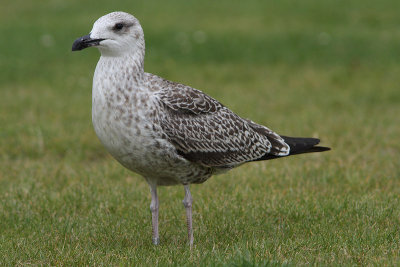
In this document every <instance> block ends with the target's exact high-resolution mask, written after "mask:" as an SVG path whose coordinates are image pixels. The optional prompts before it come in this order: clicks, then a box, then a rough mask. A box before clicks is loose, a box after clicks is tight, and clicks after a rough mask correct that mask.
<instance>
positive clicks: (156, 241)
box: [153, 237, 160, 245]
mask: <svg viewBox="0 0 400 267" xmlns="http://www.w3.org/2000/svg"><path fill="white" fill-rule="evenodd" d="M153 244H154V245H159V244H160V238H159V237H153Z"/></svg>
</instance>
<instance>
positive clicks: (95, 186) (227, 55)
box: [0, 0, 400, 266]
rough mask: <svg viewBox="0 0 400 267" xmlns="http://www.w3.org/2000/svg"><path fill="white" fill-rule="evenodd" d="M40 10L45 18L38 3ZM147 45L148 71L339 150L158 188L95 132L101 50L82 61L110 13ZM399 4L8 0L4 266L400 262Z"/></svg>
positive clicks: (0, 43) (1, 146)
mask: <svg viewBox="0 0 400 267" xmlns="http://www.w3.org/2000/svg"><path fill="white" fill-rule="evenodd" d="M39 2H40V4H39ZM114 10H124V11H127V12H130V13H133V14H135V15H136V17H137V18H138V19H139V20H140V21H141V23H142V26H143V28H144V31H145V36H146V45H147V57H146V62H145V68H146V71H148V72H153V73H156V74H159V75H161V76H163V77H165V78H168V79H170V80H174V81H179V82H182V83H185V84H188V85H191V86H193V87H196V88H198V89H201V90H203V91H205V92H206V93H208V94H210V95H212V96H213V97H215V98H217V99H219V100H220V101H221V102H222V103H223V104H225V105H226V106H228V107H230V108H232V109H233V110H234V111H235V112H237V113H238V114H240V115H241V116H243V117H249V118H252V119H253V120H255V121H257V122H259V123H263V124H265V125H267V126H269V127H270V128H272V129H274V130H275V131H277V132H278V133H281V134H286V135H294V136H315V137H319V138H321V139H322V140H323V145H327V146H331V147H332V148H333V150H332V151H330V152H328V153H321V154H315V155H311V154H310V155H302V156H297V157H292V158H286V159H282V160H274V161H270V162H258V163H252V164H247V165H244V166H242V167H240V168H238V169H235V170H233V171H231V172H230V173H228V174H225V175H220V176H216V177H213V178H212V179H210V180H209V181H207V182H206V183H205V184H203V185H196V186H192V194H193V197H194V230H195V233H194V234H195V246H194V248H193V250H189V247H188V245H187V238H186V225H185V214H184V208H183V206H182V203H181V200H182V198H183V188H182V187H168V188H160V190H159V194H160V205H161V210H160V231H161V233H160V235H161V245H160V246H153V245H152V243H151V216H150V211H149V204H150V194H149V189H148V186H147V184H146V183H145V182H144V180H143V179H142V178H141V177H139V176H138V175H136V174H134V173H131V172H129V171H127V170H125V169H124V168H123V167H121V166H120V165H119V164H118V163H117V162H116V161H114V160H113V159H112V158H111V157H110V156H109V155H108V154H107V153H106V151H105V150H104V149H103V147H102V146H101V144H100V142H99V141H98V139H97V137H96V136H95V134H94V131H93V129H92V126H91V114H90V112H91V82H92V75H93V71H94V67H95V65H96V62H97V58H98V57H99V53H98V51H96V50H95V49H88V50H85V51H83V52H80V53H71V52H70V50H71V45H72V42H73V41H74V40H75V38H77V37H79V36H81V35H85V34H87V33H88V32H89V31H90V29H91V27H92V23H93V22H94V21H95V20H96V19H97V18H98V17H100V16H101V15H104V14H106V13H108V12H111V11H114ZM398 10H400V2H399V1H396V0H382V1H374V0H354V1H345V0H339V1H333V0H332V1H331V0H326V1H320V0H305V1H294V0H280V1H272V0H271V1H256V0H251V1H228V0H222V1H211V0H210V1H194V0H190V1H184V0H173V1H155V0H150V1H144V0H143V1H136V2H132V1H121V0H118V1H106V0H97V1H94V0H90V1H77V0H73V1H72V0H71V1H61V0H51V1H50V0H43V1H33V0H15V1H10V0H6V1H5V2H4V1H3V2H2V4H1V8H0V264H2V265H6V266H10V265H57V266H71V265H96V266H98V265H104V266H109V265H132V266H133V265H135V266H137V265H142V266H145V265H148V266H150V265H160V266H163V265H176V266H181V265H212V266H213V265H218V266H219V265H237V266H252V265H271V266H281V265H289V266H297V265H379V266H382V265H389V266H390V265H399V264H400V200H399V196H400V116H399V114H400V64H399V62H400V16H399V15H398Z"/></svg>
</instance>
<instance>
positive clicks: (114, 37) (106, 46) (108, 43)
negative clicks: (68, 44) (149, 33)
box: [72, 12, 144, 56]
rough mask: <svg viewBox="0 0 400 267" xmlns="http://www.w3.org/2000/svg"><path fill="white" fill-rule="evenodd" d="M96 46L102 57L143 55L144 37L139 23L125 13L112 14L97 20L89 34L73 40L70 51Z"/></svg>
mask: <svg viewBox="0 0 400 267" xmlns="http://www.w3.org/2000/svg"><path fill="white" fill-rule="evenodd" d="M91 46H96V47H97V48H99V50H100V52H101V54H102V55H103V56H121V55H124V54H127V53H128V54H132V53H135V52H143V53H144V35H143V29H142V27H141V26H140V23H139V21H138V20H137V19H136V18H135V17H134V16H132V15H131V14H128V13H125V12H112V13H109V14H107V15H104V16H103V17H101V18H99V19H98V20H97V21H96V22H95V23H94V24H93V28H92V31H91V32H90V34H88V35H85V36H82V37H80V38H78V39H76V40H75V42H74V43H73V45H72V51H77V50H82V49H85V48H87V47H91Z"/></svg>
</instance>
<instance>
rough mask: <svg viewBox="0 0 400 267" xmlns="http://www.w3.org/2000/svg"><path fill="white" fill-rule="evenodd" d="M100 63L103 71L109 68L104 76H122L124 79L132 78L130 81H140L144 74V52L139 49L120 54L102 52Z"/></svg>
mask: <svg viewBox="0 0 400 267" xmlns="http://www.w3.org/2000/svg"><path fill="white" fill-rule="evenodd" d="M99 65H100V68H101V69H102V70H103V71H105V70H107V73H103V75H104V76H111V77H110V78H112V77H114V78H116V77H119V76H122V77H123V79H122V80H126V79H128V80H130V78H132V81H130V82H135V83H139V82H140V81H141V80H142V79H143V76H144V53H140V52H139V51H137V52H135V53H130V54H124V55H119V56H108V55H104V54H102V55H101V57H100V60H99ZM128 77H129V78H128ZM125 78H126V79H125Z"/></svg>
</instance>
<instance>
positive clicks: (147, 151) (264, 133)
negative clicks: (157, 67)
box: [72, 12, 329, 246]
mask: <svg viewBox="0 0 400 267" xmlns="http://www.w3.org/2000/svg"><path fill="white" fill-rule="evenodd" d="M90 46H95V47H97V48H98V49H99V50H100V53H101V57H100V60H99V62H98V63H97V67H96V70H95V73H94V78H93V92H92V94H93V95H92V122H93V126H94V130H95V132H96V134H97V136H98V137H99V139H100V141H101V142H102V143H103V145H104V146H105V147H106V149H107V150H108V151H109V152H110V154H111V155H112V156H113V157H114V158H115V159H116V160H117V161H119V162H120V163H121V164H122V165H123V166H125V167H126V168H128V169H129V170H132V171H134V172H136V173H139V174H141V175H142V176H143V177H144V178H145V179H146V181H147V182H148V184H149V185H150V192H151V199H152V200H151V204H150V210H151V213H152V224H153V243H154V244H158V243H159V242H160V239H159V232H158V207H159V204H158V203H159V202H158V197H157V186H161V185H176V184H181V185H183V186H184V189H185V197H184V199H183V205H184V207H185V209H186V215H187V226H188V237H189V244H190V246H192V244H193V229H192V196H191V194H190V190H189V185H190V184H198V183H203V182H205V181H206V180H207V179H208V178H210V177H211V176H212V175H214V174H218V173H222V172H226V171H228V170H230V169H232V168H234V167H237V166H239V165H241V164H243V163H246V162H250V161H259V160H268V159H274V158H280V157H285V156H290V155H294V154H301V153H309V152H322V151H326V150H329V148H327V147H321V146H316V145H317V144H318V143H319V139H315V138H294V137H286V136H279V135H278V134H276V133H274V132H273V131H271V130H270V129H268V128H267V127H265V126H262V125H259V124H256V123H255V122H253V121H251V120H247V119H243V118H241V117H239V116H238V115H236V114H235V113H233V112H232V111H231V110H229V109H228V108H227V107H225V106H224V105H222V104H221V103H220V102H218V101H217V100H215V99H213V98H211V97H210V96H208V95H206V94H204V93H202V92H201V91H199V90H196V89H194V88H191V87H189V86H186V85H183V84H179V83H175V82H171V81H168V80H165V79H163V78H161V77H158V76H156V75H153V74H150V73H146V72H144V69H143V65H144V54H145V42H144V35H143V30H142V27H141V26H140V23H139V21H138V20H137V19H136V18H135V17H134V16H132V15H130V14H128V13H125V12H113V13H110V14H107V15H105V16H103V17H101V18H99V19H98V20H97V21H96V22H95V23H94V25H93V29H92V31H91V32H90V34H88V35H86V36H83V37H81V38H78V39H77V40H76V41H75V42H74V44H73V45H72V51H76V50H82V49H84V48H87V47H90Z"/></svg>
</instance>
